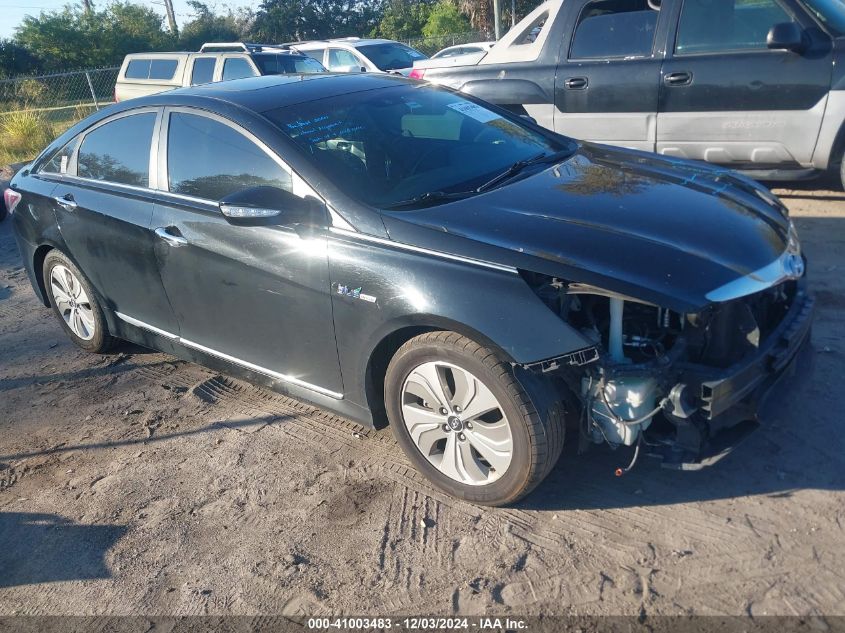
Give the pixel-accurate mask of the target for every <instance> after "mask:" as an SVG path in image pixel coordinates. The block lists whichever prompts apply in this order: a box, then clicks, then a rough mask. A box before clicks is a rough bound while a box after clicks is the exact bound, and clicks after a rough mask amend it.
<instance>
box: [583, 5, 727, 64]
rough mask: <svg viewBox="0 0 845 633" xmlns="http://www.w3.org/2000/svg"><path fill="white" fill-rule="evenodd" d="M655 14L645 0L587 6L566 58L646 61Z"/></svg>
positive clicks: (651, 38) (652, 42) (655, 18)
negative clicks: (641, 58)
mask: <svg viewBox="0 0 845 633" xmlns="http://www.w3.org/2000/svg"><path fill="white" fill-rule="evenodd" d="M720 1H724V0H716V2H717V3H718V2H720ZM657 14H658V11H655V10H654V9H652V8H650V7H649V4H648V2H647V0H594V1H593V2H589V3H587V5H586V6H585V7H584V9H583V10H582V11H581V17H580V18H579V19H578V25H577V26H576V27H575V35H574V36H573V38H572V46H571V47H570V50H569V58H570V59H595V58H606V57H616V58H619V57H622V58H624V57H647V56H649V55H651V50H652V48H653V46H654V30H655V27H656V26H657Z"/></svg>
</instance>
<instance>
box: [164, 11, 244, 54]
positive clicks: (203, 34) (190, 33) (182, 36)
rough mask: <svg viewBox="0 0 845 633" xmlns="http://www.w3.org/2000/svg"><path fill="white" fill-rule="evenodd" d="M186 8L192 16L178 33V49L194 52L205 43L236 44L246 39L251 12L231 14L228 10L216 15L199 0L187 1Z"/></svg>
mask: <svg viewBox="0 0 845 633" xmlns="http://www.w3.org/2000/svg"><path fill="white" fill-rule="evenodd" d="M188 6H190V7H191V9H192V10H193V12H194V15H193V18H192V19H191V20H190V21H189V22H187V23H185V25H184V26H183V27H182V30H181V32H180V33H179V48H181V49H182V50H186V51H196V50H199V48H200V46H202V45H203V44H204V43H206V42H238V41H241V40H243V39H248V31H249V29H250V26H251V22H252V20H253V18H254V16H253V15H252V12H250V11H248V10H241V11H240V12H239V13H233V12H232V10H231V9H229V10H228V11H227V13H225V14H220V15H218V14H215V13H214V12H213V11H212V10H211V9H210V8H209V7H208V5H207V4H205V3H203V2H199V0H188Z"/></svg>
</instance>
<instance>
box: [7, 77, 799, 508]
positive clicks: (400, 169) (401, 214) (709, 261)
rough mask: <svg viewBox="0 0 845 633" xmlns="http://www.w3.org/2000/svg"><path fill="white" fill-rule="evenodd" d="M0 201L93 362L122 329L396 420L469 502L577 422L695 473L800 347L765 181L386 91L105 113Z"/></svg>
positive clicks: (780, 212) (210, 96) (499, 489)
mask: <svg viewBox="0 0 845 633" xmlns="http://www.w3.org/2000/svg"><path fill="white" fill-rule="evenodd" d="M6 200H7V203H8V204H9V206H10V208H11V209H12V210H13V211H12V218H13V220H14V226H15V230H16V236H17V240H18V245H19V247H20V250H21V254H22V257H23V261H24V264H25V266H26V269H27V271H28V273H29V276H30V279H31V281H32V284H33V287H34V288H35V290H36V292H37V293H38V296H39V297H40V298H41V299H42V300H43V301H44V303H45V304H47V305H49V306H52V308H53V310H54V311H55V313H56V315H57V316H58V318H59V322H60V323H61V324H62V327H64V329H65V331H66V332H67V334H68V336H70V338H71V339H73V341H74V342H75V343H76V344H77V345H79V346H80V347H82V348H83V349H86V350H89V351H92V352H102V351H105V350H106V349H107V348H108V347H109V346H110V345H111V343H112V342H113V341H114V339H115V338H122V339H128V340H131V341H135V342H137V343H140V344H142V345H146V346H148V347H153V348H157V349H160V350H164V351H167V352H170V353H172V354H175V355H178V356H181V357H184V358H187V359H190V360H194V361H197V362H201V363H204V364H207V365H209V366H212V367H216V368H218V369H219V370H222V371H227V372H230V373H234V374H237V375H239V376H244V377H247V378H248V379H250V380H253V381H256V382H259V383H262V384H265V385H268V386H270V387H272V388H274V389H278V390H280V391H283V392H285V393H289V394H291V395H293V396H295V397H297V398H301V399H305V400H308V401H311V402H313V403H316V404H317V405H319V406H321V407H324V408H326V409H330V410H332V411H335V412H337V413H339V414H341V415H344V416H347V417H349V418H352V419H354V420H357V421H359V422H361V423H363V424H367V425H373V424H379V423H383V422H386V421H389V422H390V424H391V426H392V428H393V431H394V433H395V434H396V437H397V440H398V442H399V444H400V445H401V446H402V448H403V449H404V450H405V451H406V452H407V454H408V456H409V458H410V459H411V460H412V461H413V463H414V464H415V465H416V466H417V467H418V468H419V469H420V470H421V471H423V472H424V473H426V474H427V475H428V476H429V477H430V478H431V480H432V481H433V482H435V483H436V484H437V485H438V486H440V487H441V488H443V489H444V490H447V491H448V492H450V493H451V494H454V495H457V496H460V497H462V498H465V499H470V500H473V501H477V502H480V503H489V504H501V503H508V502H511V501H514V500H516V499H518V498H519V497H520V496H522V495H524V494H526V493H527V492H528V491H529V490H531V489H532V488H533V487H534V486H535V485H537V484H538V483H539V482H540V481H541V480H542V479H543V477H545V476H546V474H547V473H548V472H549V470H550V469H551V468H552V467H553V466H554V464H555V462H556V460H557V458H558V456H559V455H560V452H561V447H562V446H563V442H564V434H565V432H566V433H572V434H573V435H574V437H575V438H576V440H578V441H580V443H581V446H582V448H586V447H587V446H588V445H589V444H591V443H604V442H607V443H610V444H612V445H614V446H628V447H639V445H640V443H642V442H647V443H648V445H649V452H650V453H658V454H662V455H663V457H664V458H665V460H666V463H667V464H668V465H671V466H673V467H677V468H692V467H698V466H700V465H701V464H702V463H706V461H705V460H708V459H712V456H713V455H722V454H724V453H723V452H722V450H721V448H720V445H719V442H720V440H719V438H720V437H724V436H722V435H721V434H720V432H721V431H722V430H725V429H733V428H735V427H737V426H738V425H740V423H743V422H748V421H750V420H754V419H755V417H756V408H757V403H758V401H759V400H760V398H762V397H763V396H764V395H765V393H766V392H767V390H768V389H769V388H770V387H771V386H772V385H773V384H774V382H775V381H776V380H778V378H779V377H780V376H781V375H783V374H784V373H785V372H786V371H787V369H789V368H790V367H792V366H793V363H794V360H795V359H796V356H797V354H798V351H799V350H800V349H801V348H802V346H804V344H805V343H806V342H807V341H808V339H809V332H810V324H811V317H812V309H813V301H812V299H811V298H810V297H809V296H808V294H807V292H806V289H805V278H804V277H805V275H804V270H805V267H804V259H803V255H802V253H801V247H800V244H799V241H798V236H797V234H796V232H795V228H794V227H793V226H792V223H791V222H790V220H789V217H788V216H787V211H786V209H785V207H784V206H783V205H782V204H781V203H780V202H779V201H778V200H777V198H775V197H774V196H772V195H771V194H770V193H769V192H768V191H767V190H766V189H765V188H763V187H761V186H759V185H757V184H756V183H754V182H752V181H750V180H748V179H745V178H743V177H741V176H737V175H735V174H731V173H730V172H727V171H725V170H721V169H714V168H712V167H708V166H704V165H698V164H694V163H689V162H685V161H680V160H677V159H671V158H664V157H658V156H654V155H653V154H646V153H643V152H636V151H632V150H624V149H616V148H609V147H606V146H597V145H591V144H588V143H576V142H575V141H573V140H571V139H569V138H566V137H564V136H560V135H557V134H555V133H553V132H549V131H548V130H545V129H543V128H541V127H539V126H537V125H535V124H533V123H531V122H530V121H526V120H525V119H524V118H522V117H519V116H516V115H513V114H511V113H509V112H507V111H505V110H500V109H498V108H496V107H495V106H490V105H488V104H485V103H484V102H481V101H477V100H475V99H472V98H468V97H465V96H463V95H460V94H459V93H455V92H452V91H450V90H446V89H443V88H437V87H434V86H430V85H426V84H420V83H419V82H414V81H411V80H407V79H403V78H401V77H397V76H392V75H384V74H382V75H375V74H371V73H367V74H358V75H327V74H324V75H307V76H297V77H290V76H276V77H256V78H253V79H244V80H238V81H233V82H224V83H220V84H209V85H207V86H203V87H198V88H191V89H184V90H177V91H173V92H169V93H162V94H160V95H154V96H151V97H144V98H142V99H137V100H133V101H130V102H127V103H124V104H119V105H117V106H112V107H110V108H107V109H105V110H102V111H100V112H98V113H96V114H94V115H92V116H91V117H90V118H88V119H86V120H84V121H82V122H81V123H79V124H77V125H76V126H74V127H73V128H71V129H70V130H69V131H68V132H66V133H65V134H63V135H62V136H61V137H60V138H59V139H58V140H56V141H55V142H54V143H53V144H52V145H51V146H50V147H49V148H47V150H45V151H44V152H43V153H42V154H41V155H40V156H39V157H38V158H37V159H36V160H35V162H34V163H33V164H31V165H29V166H27V167H26V168H25V169H23V170H22V171H21V172H20V173H18V174H17V175H16V176H15V178H14V179H13V181H12V183H11V188H10V189H9V190H7V191H6ZM567 426H569V429H567V428H566V427H567ZM722 448H723V447H722ZM620 472H621V471H620Z"/></svg>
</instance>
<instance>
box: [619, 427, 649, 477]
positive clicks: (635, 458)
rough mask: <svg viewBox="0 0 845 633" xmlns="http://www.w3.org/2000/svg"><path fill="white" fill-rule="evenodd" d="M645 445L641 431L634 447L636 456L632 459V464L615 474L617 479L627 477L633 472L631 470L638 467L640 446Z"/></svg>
mask: <svg viewBox="0 0 845 633" xmlns="http://www.w3.org/2000/svg"><path fill="white" fill-rule="evenodd" d="M642 443H643V433H642V431H640V434H639V435H638V436H637V444H636V446H634V456H633V457H632V458H631V463H630V464H628V466H627V467H626V468H617V469H616V471H615V472H614V474H615V475H616V476H617V477H621V476H622V475H626V474H628V473H629V472H631V469H632V468H633V467H634V466H635V465H636V463H637V458H638V457H639V456H640V444H642Z"/></svg>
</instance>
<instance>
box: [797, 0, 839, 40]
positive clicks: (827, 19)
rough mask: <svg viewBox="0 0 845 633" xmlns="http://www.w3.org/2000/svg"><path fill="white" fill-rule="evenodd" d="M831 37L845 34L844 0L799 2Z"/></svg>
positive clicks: (803, 0)
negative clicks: (825, 28) (821, 24)
mask: <svg viewBox="0 0 845 633" xmlns="http://www.w3.org/2000/svg"><path fill="white" fill-rule="evenodd" d="M801 1H802V3H803V4H804V6H806V7H807V8H808V9H809V10H810V11H811V12H812V13H813V15H815V16H816V17H817V18H818V19H819V21H821V22H822V23H823V24H824V25H825V26H826V27H827V28H828V29H829V30H830V31H831V33H832V34H833V35H836V36H840V35H843V34H845V1H844V0H801Z"/></svg>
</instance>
